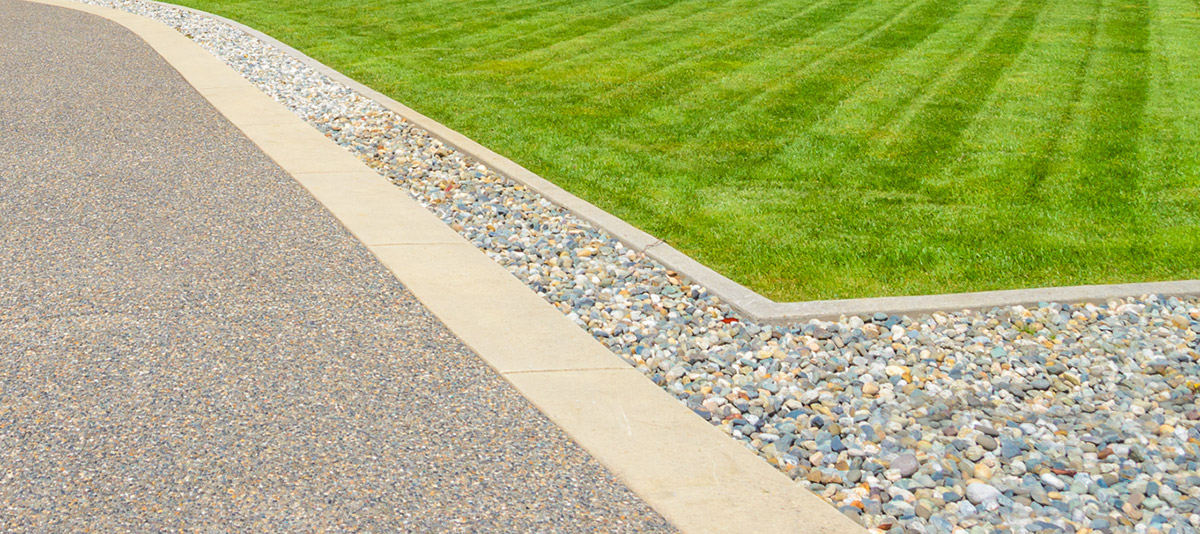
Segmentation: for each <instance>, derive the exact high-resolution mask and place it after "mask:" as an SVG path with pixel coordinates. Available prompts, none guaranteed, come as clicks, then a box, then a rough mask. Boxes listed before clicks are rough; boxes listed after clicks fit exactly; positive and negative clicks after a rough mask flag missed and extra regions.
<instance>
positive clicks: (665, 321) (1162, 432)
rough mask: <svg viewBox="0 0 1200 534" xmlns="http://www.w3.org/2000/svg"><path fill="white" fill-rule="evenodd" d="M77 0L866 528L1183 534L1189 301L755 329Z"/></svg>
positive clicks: (1187, 518)
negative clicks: (225, 86)
mask: <svg viewBox="0 0 1200 534" xmlns="http://www.w3.org/2000/svg"><path fill="white" fill-rule="evenodd" d="M89 3H93V4H98V5H105V6H110V7H117V8H119V9H123V10H126V11H130V12H134V13H138V14H141V15H145V16H149V17H151V18H154V19H157V20H159V21H162V22H164V23H166V24H168V25H171V26H173V27H175V28H177V29H179V31H181V32H183V33H184V34H186V35H188V36H189V37H191V38H192V39H194V40H195V41H196V42H197V43H199V44H200V45H202V46H203V47H205V48H206V49H208V50H209V51H210V52H212V53H213V54H215V55H217V56H218V57H220V58H222V59H223V60H224V61H225V62H226V63H228V64H229V65H231V66H232V67H234V68H235V69H237V70H239V71H240V72H241V73H242V74H243V75H244V76H246V78H247V79H249V80H250V81H252V82H253V83H255V84H256V85H257V86H258V87H259V88H260V89H262V90H263V91H265V92H266V93H268V94H270V95H271V96H272V97H274V98H275V99H276V100H278V101H279V102H282V103H283V104H284V105H286V106H288V107H289V108H290V109H291V110H292V111H294V112H295V113H296V114H297V115H299V116H300V117H302V118H304V119H305V120H307V121H308V122H309V123H310V124H312V125H313V126H314V127H316V128H317V129H319V130H320V131H322V132H324V133H325V134H326V135H327V136H329V137H330V138H332V139H334V140H335V141H337V142H338V143H339V144H341V145H342V146H344V147H346V148H347V149H348V150H351V151H352V152H354V153H356V154H357V155H359V156H360V157H361V158H362V159H363V161H365V162H366V163H367V164H368V165H370V166H371V167H372V168H374V169H376V170H377V171H378V172H379V173H380V174H382V175H384V176H386V177H387V178H388V179H389V180H391V181H392V182H394V183H395V184H396V185H398V186H400V187H402V188H404V189H406V190H407V191H409V192H410V193H411V194H412V196H413V197H414V198H416V199H417V200H418V201H420V202H421V203H422V204H423V205H425V206H426V207H427V208H429V209H430V210H431V211H433V212H434V213H436V214H437V215H438V216H439V217H441V218H442V220H443V221H445V222H446V223H447V224H449V225H450V226H452V227H453V228H454V229H455V230H457V231H458V232H460V233H461V234H462V235H463V236H464V237H466V238H467V239H469V240H470V241H471V242H472V243H474V244H475V245H476V246H478V247H479V248H480V249H482V250H484V251H485V252H487V254H488V255H489V256H491V257H492V258H493V259H494V260H496V261H497V262H499V263H500V264H502V265H504V266H505V267H507V268H508V270H509V271H510V272H512V273H513V275H514V276H516V277H517V278H519V279H521V280H522V281H524V282H526V283H527V284H528V285H529V286H530V287H531V288H533V289H534V290H536V291H537V292H538V293H539V294H541V295H542V296H543V297H545V299H546V300H547V301H549V302H550V303H552V304H553V305H555V306H556V307H558V308H559V309H560V310H561V311H562V312H563V313H564V314H566V315H568V316H569V317H570V318H571V319H573V320H574V321H575V322H576V323H578V324H579V325H580V326H581V327H582V328H584V329H586V330H587V331H589V332H591V333H592V334H593V335H594V336H595V337H596V338H597V339H598V340H600V341H601V342H603V343H604V344H605V345H607V346H608V347H610V348H611V349H612V350H613V351H614V352H615V353H616V354H618V355H620V356H621V357H622V358H624V359H625V360H626V361H627V362H629V364H630V365H632V366H634V367H636V368H637V369H639V370H640V371H642V372H643V373H644V374H645V375H646V376H647V377H648V378H649V379H650V380H653V381H654V382H655V383H656V384H658V385H660V386H661V387H663V388H664V389H666V390H667V391H669V392H671V393H672V394H674V395H676V396H677V397H678V398H679V399H680V401H682V402H684V403H686V404H687V406H688V407H690V408H691V409H692V410H693V411H695V412H696V414H697V416H699V417H704V418H705V419H707V420H709V421H710V422H712V424H714V425H716V426H718V427H720V428H721V429H722V430H724V431H725V432H727V433H728V434H729V435H730V436H732V437H733V438H735V439H738V440H741V441H742V442H743V443H744V444H745V445H746V447H748V448H750V449H752V450H754V451H756V452H757V453H758V454H760V455H761V456H762V457H763V458H764V459H765V460H766V461H767V462H770V463H772V464H773V465H775V466H777V467H778V468H779V469H780V470H781V471H783V472H784V473H786V474H787V475H789V476H791V477H792V478H793V479H794V480H796V483H797V484H799V485H801V486H803V487H806V488H809V489H810V490H812V491H814V492H816V493H818V494H820V495H822V496H823V497H824V498H825V499H827V500H828V501H829V502H830V503H832V504H833V505H834V506H836V507H837V508H838V509H840V510H841V511H842V512H843V513H845V514H847V515H849V516H852V517H854V518H856V519H857V520H858V521H859V522H860V523H861V524H863V525H864V526H866V527H868V528H871V529H872V530H874V531H888V532H916V533H950V532H971V533H977V532H1022V533H1023V532H1078V533H1082V532H1092V531H1096V532H1138V533H1160V532H1163V533H1180V534H1183V533H1195V532H1197V531H1198V530H1200V529H1198V527H1200V426H1198V421H1200V402H1198V401H1197V392H1198V390H1200V363H1198V360H1200V299H1176V298H1161V297H1157V296H1153V295H1151V296H1146V297H1143V298H1141V299H1128V300H1114V301H1109V302H1098V303H1094V304H1085V305H1066V304H1059V303H1043V304H1042V305H1039V306H1038V307H1036V308H1033V309H1028V308H1024V307H1020V306H1014V307H1006V308H997V309H993V310H991V311H989V312H987V313H978V312H959V313H945V314H929V315H922V316H920V317H907V316H906V317H898V316H889V315H886V314H876V315H874V316H871V317H850V318H847V319H844V320H841V321H837V322H819V321H812V322H810V323H808V324H804V325H796V326H791V327H777V326H770V325H759V324H753V323H751V322H749V321H743V320H740V319H739V317H738V315H737V314H736V313H735V312H733V311H732V310H730V308H729V307H728V306H727V305H725V304H723V303H722V302H721V301H720V299H718V298H717V297H715V296H712V295H709V294H708V293H707V291H706V290H705V289H704V288H703V287H699V286H697V285H694V284H691V283H690V282H689V281H688V280H686V279H683V278H682V277H680V276H678V275H677V274H676V273H673V272H671V271H669V270H668V269H666V268H664V267H663V266H662V265H660V264H658V263H656V262H654V261H652V260H649V259H647V258H646V257H645V256H644V255H642V254H639V253H637V252H634V251H632V250H629V249H627V248H626V247H624V246H623V245H622V244H621V243H619V242H618V241H617V240H615V239H614V238H612V237H611V236H609V235H608V234H607V233H605V232H603V231H601V230H598V229H596V228H593V227H592V226H591V225H589V224H587V223H585V222H583V221H580V220H579V219H577V218H575V217H574V216H572V215H571V214H570V213H568V212H566V211H564V210H562V209H560V208H558V207H556V206H555V205H553V204H551V203H550V202H548V201H547V200H545V199H543V198H541V197H540V196H539V195H538V194H536V193H534V192H532V191H529V190H528V189H527V188H525V187H523V186H521V185H519V184H516V183H514V182H511V181H509V180H507V179H505V178H503V177H501V176H499V175H497V174H496V173H494V172H492V171H490V170H489V169H487V168H486V167H484V166H483V165H480V164H479V163H478V162H475V161H473V160H471V159H470V158H468V157H465V156H463V155H461V154H459V153H457V152H456V151H455V150H454V149H452V148H451V147H448V146H445V145H443V144H442V143H441V142H439V141H437V140H436V139H433V138H431V137H430V136H429V135H428V134H427V133H426V132H424V131H423V130H421V129H419V128H416V127H414V126H412V125H411V124H409V123H408V122H406V121H405V120H404V119H402V118H401V117H399V116H397V115H396V114H394V113H393V112H391V111H389V110H387V109H386V108H384V107H382V106H381V105H379V104H377V103H375V102H374V101H371V100H369V99H367V98H364V97H362V96H360V95H358V94H357V93H355V92H354V91H352V90H350V89H347V88H345V87H343V86H341V85H339V84H336V83H334V82H332V81H330V80H329V79H328V78H326V77H325V76H323V75H321V74H319V73H316V72H314V71H313V70H311V69H310V68H308V67H307V66H305V65H303V64H302V63H301V62H299V61H298V60H295V59H294V58H291V57H289V56H287V55H285V54H283V53H281V52H279V51H277V50H275V49H274V48H271V47H269V46H267V45H265V44H263V43H262V42H260V41H258V40H257V39H255V38H253V37H251V36H249V35H246V34H245V33H243V32H241V31H240V30H237V29H234V28H231V27H229V26H227V25H225V24H223V23H220V22H216V21H214V20H212V19H209V18H207V17H201V16H197V15H193V14H191V13H188V12H186V11H183V10H178V9H174V8H169V7H162V6H158V5H153V4H146V3H142V2H140V1H136V0H133V1H131V0H119V1H105V0H92V1H90V2H89ZM748 521H749V524H752V523H753V519H752V518H748Z"/></svg>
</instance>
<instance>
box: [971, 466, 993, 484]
mask: <svg viewBox="0 0 1200 534" xmlns="http://www.w3.org/2000/svg"><path fill="white" fill-rule="evenodd" d="M974 475H975V478H978V479H980V480H990V479H991V478H992V468H990V467H988V466H987V464H985V463H983V462H980V463H977V464H975V469H974Z"/></svg>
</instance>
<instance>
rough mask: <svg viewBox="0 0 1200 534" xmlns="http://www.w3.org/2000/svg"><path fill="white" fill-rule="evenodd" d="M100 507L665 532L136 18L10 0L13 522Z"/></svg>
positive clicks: (0, 152)
mask: <svg viewBox="0 0 1200 534" xmlns="http://www.w3.org/2000/svg"><path fill="white" fill-rule="evenodd" d="M718 505H720V504H718ZM85 528H88V529H91V530H93V531H98V532H118V531H140V532H151V531H164V530H179V529H184V530H188V531H202V532H208V531H212V532H224V531H260V530H261V531H278V532H305V531H317V530H327V531H350V530H370V531H376V532H387V531H411V532H443V531H477V532H496V531H498V532H535V531H544V532H576V531H602V532H607V531H628V532H635V531H636V532H651V531H665V530H670V527H669V526H668V525H667V524H666V523H665V522H664V521H663V520H662V518H660V517H659V516H658V515H656V514H655V513H654V512H653V511H652V510H650V509H649V508H648V507H647V506H646V505H645V504H644V503H642V502H641V501H640V500H639V499H638V498H637V497H635V496H634V495H633V494H631V493H630V492H629V490H628V489H626V488H625V487H623V486H622V485H621V484H620V483H618V482H617V481H615V480H614V478H613V477H612V476H611V475H610V474H609V473H608V472H606V471H605V470H604V469H603V468H602V467H600V466H599V465H598V464H597V463H596V461H595V460H593V459H591V458H590V457H589V456H588V455H587V454H586V453H584V452H583V451H582V450H581V449H579V448H578V447H577V446H576V445H574V444H573V443H572V442H571V441H570V440H569V439H567V438H566V437H565V436H564V435H563V433H562V432H561V431H560V430H558V429H557V428H556V427H555V426H553V425H552V424H551V423H550V422H549V421H548V420H547V419H546V418H544V417H543V416H541V414H540V413H538V412H537V411H536V410H535V409H534V408H532V407H531V406H530V405H529V404H528V403H527V402H526V401H525V400H524V399H523V398H521V397H520V396H519V395H518V394H516V393H515V392H514V391H513V390H512V389H511V388H510V387H508V386H507V385H506V383H505V382H504V381H503V380H501V379H500V378H499V377H498V376H497V375H496V374H495V373H493V372H492V371H491V370H490V369H488V368H487V367H486V366H485V364H484V363H483V362H482V361H481V360H479V358H477V357H476V356H475V355H474V354H472V353H471V351H470V350H469V349H467V348H465V347H464V346H463V345H462V344H461V343H460V342H459V341H458V340H456V339H455V338H454V337H453V336H452V335H451V334H450V333H449V332H448V331H447V330H446V328H445V327H444V326H443V325H441V324H440V323H438V321H437V320H436V319H434V318H433V317H432V316H431V315H430V314H429V313H428V312H427V311H426V310H425V309H424V308H422V306H421V305H420V304H419V303H418V302H417V301H416V300H415V299H414V298H413V297H412V296H411V295H410V294H409V293H408V292H407V291H406V290H405V289H404V288H403V287H402V286H401V285H400V284H399V283H397V282H396V281H395V280H394V279H393V278H392V277H391V275H390V274H389V273H388V272H387V271H386V270H385V269H384V268H383V267H382V266H381V265H380V264H378V263H376V262H375V261H374V260H373V258H372V257H371V256H370V254H369V253H368V252H367V251H366V250H365V249H364V248H363V247H361V246H360V245H359V244H358V243H357V242H356V241H354V240H353V238H352V237H351V236H350V235H349V234H348V233H347V232H346V231H345V230H343V229H342V227H341V226H339V224H338V223H337V222H336V221H335V220H334V219H333V218H332V217H331V216H330V215H328V214H327V213H325V212H324V211H323V209H322V208H321V207H320V206H319V205H318V204H317V202H316V201H314V200H313V199H312V198H311V197H310V196H308V194H307V193H306V192H305V191H304V190H303V189H302V188H301V187H300V186H299V185H297V184H295V183H294V182H293V181H292V180H291V179H290V178H289V177H288V176H286V175H285V174H284V173H283V171H282V170H280V169H279V168H278V167H276V166H275V165H274V164H273V163H272V162H271V161H270V160H269V159H268V158H267V157H266V156H264V155H263V154H262V153H260V152H258V151H257V149H256V148H255V147H254V145H253V144H252V143H251V142H250V141H248V140H247V139H245V138H244V137H242V136H241V135H240V133H239V132H238V131H237V130H236V129H235V128H234V127H233V126H231V125H230V124H228V123H226V122H225V121H224V120H223V119H222V118H221V117H220V116H219V115H218V114H217V112H216V111H214V110H213V109H212V108H211V107H209V105H208V104H207V103H206V102H205V101H204V100H203V99H202V98H201V97H200V96H199V95H197V94H196V93H195V92H194V91H193V90H192V89H191V88H190V86H189V85H187V84H186V82H184V81H183V79H182V78H180V77H179V76H178V75H177V74H176V73H175V72H174V71H173V70H171V69H170V67H169V66H167V65H166V63H164V62H163V61H162V60H161V59H160V58H159V57H158V56H157V55H156V54H154V52H153V51H152V50H151V49H150V48H149V47H148V46H146V45H145V44H144V43H143V42H142V41H140V40H139V39H137V38H136V37H135V36H133V35H132V34H131V33H129V32H127V31H126V30H124V29H123V28H121V27H119V26H117V25H115V24H113V23H110V22H108V21H106V20H103V19H99V18H96V17H92V16H89V15H85V14H81V13H78V12H75V11H71V10H64V9H59V8H51V7H46V6H42V5H38V4H29V3H25V2H22V1H16V0H0V530H2V531H4V532H13V531H16V532H21V531H28V532H62V531H76V530H83V529H85Z"/></svg>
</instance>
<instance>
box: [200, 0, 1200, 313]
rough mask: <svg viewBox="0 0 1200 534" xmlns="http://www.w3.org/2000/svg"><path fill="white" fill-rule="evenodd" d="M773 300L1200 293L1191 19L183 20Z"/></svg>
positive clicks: (478, 4) (537, 1) (765, 10)
mask: <svg viewBox="0 0 1200 534" xmlns="http://www.w3.org/2000/svg"><path fill="white" fill-rule="evenodd" d="M183 3H184V4H187V5H189V6H192V7H197V8H200V9H204V10H207V11H211V12H215V13H218V14H222V15H225V16H229V17H231V18H234V19H236V20H239V21H241V22H244V23H246V24H249V25H251V26H254V27H257V28H259V29H261V30H263V31H265V32H267V33H269V34H271V35H273V36H275V37H277V38H279V39H280V40H282V41H284V42H287V43H288V44H290V45H293V46H295V47H296V48H298V49H300V50H302V51H304V52H305V53H307V54H309V55H311V56H313V57H315V58H317V59H318V60H320V61H322V62H324V63H326V64H328V65H330V66H332V67H334V68H336V69H338V70H340V71H342V72H344V73H346V74H348V75H349V76H351V77H353V78H355V79H358V80H360V81H362V82H363V83H365V84H367V85H369V86H371V87H374V88H376V89H378V90H380V91H381V92H383V93H386V94H388V95H390V96H392V97H394V98H396V99H397V100H399V101H401V102H404V103H406V104H408V105H410V106H412V107H414V108H415V109H418V110H420V111H421V112H422V113H425V114H427V115H429V116H431V117H433V118H434V119H436V120H438V121H440V122H442V123H444V124H446V125H448V126H450V127H451V128H454V129H456V130H459V131H461V132H463V133H464V134H466V135H467V136H469V137H472V138H474V139H475V140H477V141H479V142H480V143H482V144H484V145H486V146H488V147H490V148H492V149H494V150H496V151H497V152H500V153H502V154H505V155H506V156H508V157H510V158H512V159H513V160H515V161H517V162H518V163H521V164H522V165H524V166H526V167H528V168H529V169H531V170H533V171H534V172H536V173H538V174H540V175H541V176H543V177H545V178H547V179H549V180H551V181H554V182H556V183H558V184H559V185H561V186H563V187H564V188H566V189H567V190H569V191H571V192H573V193H575V194H576V195H578V196H581V197H583V198H585V199H587V200H589V201H591V202H593V203H594V204H596V205H598V206H600V207H601V208H603V209H605V210H608V211H610V212H612V213H614V214H616V215H618V216H620V217H622V218H624V219H626V220H628V221H630V222H632V223H633V224H635V225H637V226H638V227H640V228H642V229H644V230H646V231H648V232H650V233H652V234H655V235H657V236H659V237H663V238H665V239H666V240H667V241H668V242H669V243H671V244H672V245H674V246H675V247H676V248H678V249H680V250H682V251H684V252H686V253H688V254H690V255H692V256H693V257H695V258H696V259H698V260H700V261H702V262H704V263H705V264H707V265H709V266H711V267H713V268H715V269H717V270H718V271H720V272H722V273H723V274H726V275H727V276H729V277H731V278H733V279H734V280H737V281H738V282H741V283H743V284H746V285H748V286H750V287H751V288H753V289H755V290H757V291H759V292H761V293H763V294H765V295H767V296H769V297H771V298H774V299H776V300H784V301H792V300H810V299H824V298H851V297H866V296H885V295H912V294H926V293H943V292H955V291H982V290H990V289H1010V288H1020V287H1040V286H1055V285H1074V284H1084V283H1117V282H1137V281H1149V280H1172V279H1184V278H1197V277H1200V0H1070V1H1052V0H632V1H624V2H617V1H613V0H571V1H566V0H549V1H545V0H411V1H396V0H391V1H384V0H323V1H321V2H310V1H298V0H271V1H267V0H185V1H184V2H183Z"/></svg>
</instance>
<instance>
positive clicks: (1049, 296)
mask: <svg viewBox="0 0 1200 534" xmlns="http://www.w3.org/2000/svg"><path fill="white" fill-rule="evenodd" d="M146 1H148V2H152V3H156V4H161V5H165V6H170V7H174V8H178V9H184V10H187V11H190V12H192V13H196V14H198V15H202V16H205V17H210V18H213V19H215V20H220V21H222V22H224V23H226V24H229V25H230V26H233V27H235V28H238V29H240V30H242V31H244V32H246V33H247V34H250V35H252V36H254V37H256V38H258V39H259V40H261V41H263V42H265V43H268V44H270V45H271V46H274V47H275V48H278V49H279V50H280V51H282V52H284V53H285V54H288V55H290V56H292V57H294V58H296V59H297V60H299V61H301V62H303V63H304V64H306V65H308V66H309V67H311V68H313V69H314V70H316V71H317V72H320V73H322V74H324V75H326V76H328V77H329V78H330V79H333V80H335V81H337V82H338V83H341V84H343V85H345V86H346V87H349V88H351V89H353V90H355V91H357V92H358V93H359V94H361V95H363V96H365V97H367V98H370V99H372V100H375V101H376V102H378V103H379V104H380V105H382V106H384V107H386V108H388V109H390V110H392V111H394V112H396V113H397V114H399V115H400V116H401V117H404V118H405V119H408V121H409V122H412V123H413V124H415V125H417V126H420V127H421V128H424V129H425V130H426V131H428V132H429V133H430V135H433V136H434V137H436V138H438V139H440V140H442V142H444V143H446V144H448V145H450V146H453V147H455V148H456V149H458V150H459V151H461V152H463V153H465V154H467V155H469V156H471V157H473V158H475V159H476V160H478V161H480V162H481V163H483V164H484V165H487V166H488V167H490V168H492V169H493V170H496V171H497V172H500V173H501V174H503V175H505V176H507V177H509V178H511V179H513V180H515V181H517V182H519V183H522V184H525V185H526V186H528V187H529V188H530V189H532V190H534V191H536V192H538V193H539V194H541V195H542V196H543V197H546V199H547V200H550V201H551V202H554V203H555V204H558V205H559V206H562V207H563V208H565V209H567V210H569V211H571V212H572V213H574V214H575V215H576V216H577V217H579V218H581V219H583V220H585V221H588V222H590V223H592V224H594V225H596V226H597V227H599V228H601V229H603V230H605V231H607V232H608V233H609V234H611V235H612V236H613V237H615V238H617V239H618V240H620V241H621V242H622V243H624V244H625V245H627V246H629V247H630V248H632V249H634V250H636V251H638V252H645V253H646V255H647V256H649V257H650V258H653V259H654V260H656V261H658V262H659V263H661V264H663V265H664V266H666V267H667V268H668V269H672V270H674V271H677V272H679V273H680V274H682V275H683V276H685V277H687V278H690V279H691V280H692V281H694V282H696V283H698V284H700V285H701V286H704V287H705V288H707V289H708V291H709V292H710V293H712V294H713V295H716V296H718V297H720V298H721V299H723V300H724V301H725V302H726V303H728V304H729V305H730V306H731V307H733V308H734V309H736V310H737V311H738V312H740V313H741V314H742V316H744V317H745V318H746V319H749V320H752V321H755V322H761V323H770V324H790V323H796V322H800V321H804V320H807V319H837V318H839V317H842V316H850V315H870V314H873V313H877V312H884V313H888V314H893V313H895V314H905V313H908V314H915V313H922V312H933V311H958V310H964V309H972V310H988V309H990V308H994V307H997V306H1012V305H1016V304H1022V305H1030V304H1037V303H1039V302H1066V303H1077V302H1083V301H1092V302H1103V301H1105V300H1107V299H1110V298H1119V297H1140V296H1144V295H1149V294H1158V295H1178V296H1200V280H1181V281H1174V282H1147V283H1137V284H1110V285H1083V286H1068V287H1050V288H1034V289H1015V290H1004V291H980V292H974V293H949V294H942V295H920V296H903V297H879V298H864V299H843V300H814V301H808V302H775V301H774V300H771V299H769V298H767V297H764V296H762V295H760V294H758V293H757V292H755V291H753V290H751V289H750V288H748V287H746V286H743V285H741V284H739V283H737V282H734V281H733V280H730V279H729V278H728V277H726V276H725V275H722V274H721V273H718V272H716V271H714V270H712V269H710V268H708V266H706V265H704V264H702V263H700V262H698V261H696V260H694V259H692V258H691V257H690V256H688V255H686V254H684V253H682V252H680V251H678V250H676V249H675V248H674V247H672V246H671V245H669V244H667V243H666V242H664V241H663V240H662V239H658V238H656V237H654V236H652V235H650V234H648V233H646V232H643V231H642V230H640V229H638V228H636V227H634V226H633V225H631V224H629V223H627V222H625V221H624V220H622V219H620V218H618V217H617V216H615V215H612V214H611V213H608V212H606V211H604V210H602V209H600V208H598V207H596V206H594V205H592V204H591V203H590V202H588V201H586V200H583V199H581V198H579V197H576V196H575V195H572V194H570V193H568V192H566V191H565V190H564V189H562V188H561V187H558V186H557V185H554V184H552V183H550V182H549V181H547V180H546V179H544V178H542V177H540V176H538V175H536V174H534V173H533V172H532V171H530V170H529V169H526V168H525V167H522V166H520V165H518V164H517V163H516V162H514V161H512V160H510V159H508V158H506V157H504V156H502V155H500V154H497V153H496V152H494V151H492V150H491V149H489V148H487V147H485V146H483V145H480V144H479V143H476V142H475V141H473V140H471V139H470V138H468V137H466V136H464V135H462V134H460V133H458V132H456V131H454V130H451V129H450V128H447V127H446V126H444V125H442V124H441V123H439V122H437V121H435V120H433V119H431V118H429V117H426V116H425V115H422V114H420V113H418V112H417V111H416V110H414V109H412V108H410V107H408V106H405V105H404V104H401V103H399V102H397V101H395V100H393V99H392V98H390V97H388V96H387V95H384V94H382V93H380V92H378V91H375V90H374V89H371V88H370V87H367V86H365V85H363V84H361V83H358V82H357V81H355V80H353V79H351V78H350V77H348V76H346V75H344V74H342V73H340V72H338V71H336V70H334V69H332V68H330V67H328V66H326V65H325V64H323V63H321V62H319V61H317V60H315V59H313V58H311V57H308V56H307V55H305V54H304V53H303V52H300V51H299V50H296V49H295V48H292V47H291V46H288V45H286V44H284V43H282V42H280V41H279V40H277V39H275V38H274V37H271V36H269V35H267V34H265V33H262V32H260V31H258V30H255V29H254V28H251V27H249V26H246V25H244V24H241V23H239V22H237V21H234V20H230V19H227V18H224V17H221V16H219V15H213V14H212V13H207V12H204V11H200V10H197V9H192V8H188V7H183V6H177V5H175V4H168V3H164V2H156V1H154V0H146Z"/></svg>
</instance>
